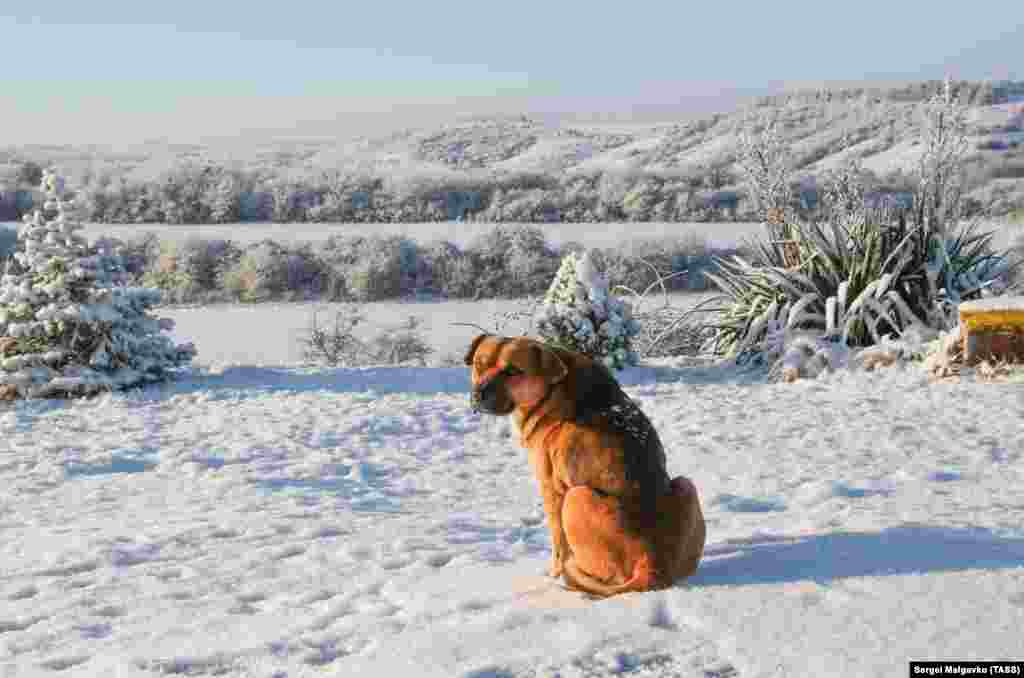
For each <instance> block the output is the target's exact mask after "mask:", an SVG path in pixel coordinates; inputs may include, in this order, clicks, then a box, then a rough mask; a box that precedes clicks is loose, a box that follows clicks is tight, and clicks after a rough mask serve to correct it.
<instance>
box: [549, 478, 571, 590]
mask: <svg viewBox="0 0 1024 678" xmlns="http://www.w3.org/2000/svg"><path fill="white" fill-rule="evenodd" d="M553 485H554V484H553V483H549V484H548V486H547V487H546V488H544V490H543V492H544V513H546V514H547V516H548V529H550V530H551V568H550V569H549V570H548V574H550V575H551V576H552V577H555V578H556V579H557V578H558V577H561V576H562V566H563V564H564V563H565V560H566V559H567V558H568V557H569V555H570V554H569V540H568V539H566V537H565V530H564V529H563V528H562V504H563V503H564V502H565V493H564V492H558V491H557V490H556V489H555V488H554V486H553Z"/></svg>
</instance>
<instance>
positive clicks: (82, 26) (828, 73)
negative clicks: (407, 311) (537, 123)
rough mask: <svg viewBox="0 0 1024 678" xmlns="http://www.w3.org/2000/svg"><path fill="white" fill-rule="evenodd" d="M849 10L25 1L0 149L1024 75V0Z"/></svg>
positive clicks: (727, 5)
mask: <svg viewBox="0 0 1024 678" xmlns="http://www.w3.org/2000/svg"><path fill="white" fill-rule="evenodd" d="M5 4H9V3H5ZM837 6H838V5H835V4H833V3H828V2H820V1H819V2H814V3H811V2H803V1H796V2H788V3H786V4H785V5H784V6H780V5H779V3H771V4H769V3H758V5H757V6H754V4H753V3H749V4H748V3H742V4H741V3H736V2H708V3H701V6H700V7H696V6H693V3H681V2H673V3H656V2H647V1H645V0H634V1H633V2H630V3H616V4H614V5H613V4H610V3H608V4H602V3H595V2H587V3H582V2H574V1H571V0H546V1H545V2H540V1H537V0H518V1H517V2H516V3H493V2H468V1H465V0H435V1H434V2H422V1H418V2H386V1H382V0H376V1H371V2H360V3H349V2H337V1H335V2H312V1H309V0H289V1H288V2H277V3H273V4H272V5H271V4H268V3H241V2H235V1H233V0H206V1H205V2H198V1H196V0H177V1H176V2H174V3H170V2H168V3H149V2H139V1H138V0H134V1H132V2H123V1H121V0H97V1H96V2H91V3H90V2H81V1H76V2H67V1H65V0H49V1H48V2H39V3H29V2H26V3H19V5H18V6H17V7H8V8H5V9H4V10H3V11H4V12H5V13H6V14H5V15H4V16H0V36H3V38H2V43H0V44H2V45H3V49H4V53H5V54H6V56H7V58H6V59H5V62H6V67H5V68H4V69H3V70H2V75H0V111H2V114H0V143H38V142H45V141H51V142H54V143H68V142H73V143H90V142H96V143H107V142H122V141H125V142H131V141H140V140H142V139H145V138H152V137H167V138H170V139H173V140H179V141H196V140H199V139H200V138H201V137H205V136H221V135H228V136H230V135H233V134H236V133H246V132H248V131H254V130H263V129H274V130H289V129H294V130H296V132H295V133H296V134H300V133H302V132H310V133H322V132H324V131H329V132H330V133H352V134H360V133H375V132H378V131H382V130H383V129H385V128H389V127H395V126H401V125H417V124H433V123H436V122H439V121H442V120H444V119H446V118H451V117H452V116H453V115H456V114H471V113H494V112H534V113H545V112H547V113H552V112H580V113H593V112H599V113H614V114H617V115H618V117H619V118H620V119H621V118H623V117H627V116H629V115H634V116H636V117H638V118H639V117H644V119H650V118H657V117H660V118H665V117H672V116H677V115H679V114H681V113H685V112H708V111H714V110H723V111H726V110H729V109H730V108H732V107H734V106H735V105H736V102H737V101H738V100H739V97H741V96H747V95H753V94H761V93H768V92H772V91H778V90H779V89H781V88H784V87H795V86H806V85H809V84H817V83H822V82H849V81H869V82H880V81H904V80H917V79H926V78H942V77H943V76H944V75H946V74H950V75H952V76H953V77H957V78H968V79H985V78H995V79H1000V78H1007V77H1009V78H1018V79H1024V68H1022V65H1024V48H1022V47H1021V46H1022V45H1024V4H1022V3H1020V2H1019V0H1013V1H1011V0H1005V1H1004V0H987V1H986V2H984V3H977V4H976V5H973V6H972V5H971V4H968V3H962V4H961V5H960V8H962V9H961V10H960V13H958V14H952V13H950V12H948V11H946V12H944V11H941V10H937V9H935V8H934V7H935V6H934V4H933V3H924V2H916V1H915V2H902V3H897V2H892V1H891V0H890V1H888V2H877V1H875V0H862V1H861V2H858V3H850V4H849V9H847V10H844V11H841V12H840V11H837V10H836V7H837ZM982 7H983V8H984V9H981V8H982Z"/></svg>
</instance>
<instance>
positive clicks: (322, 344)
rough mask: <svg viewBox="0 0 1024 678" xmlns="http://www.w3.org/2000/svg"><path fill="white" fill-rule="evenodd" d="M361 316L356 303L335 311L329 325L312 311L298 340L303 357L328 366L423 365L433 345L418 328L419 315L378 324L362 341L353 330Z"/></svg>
mask: <svg viewBox="0 0 1024 678" xmlns="http://www.w3.org/2000/svg"><path fill="white" fill-rule="evenodd" d="M365 319H366V316H365V314H364V313H363V312H362V310H361V309H360V308H359V307H358V306H356V305H350V306H347V307H346V308H344V309H342V310H339V311H337V312H335V315H334V325H333V327H323V326H321V325H320V324H319V322H318V321H317V316H316V314H315V313H314V314H313V318H312V321H311V323H310V328H309V330H308V332H307V333H306V335H305V336H304V337H303V338H302V340H301V341H302V344H303V348H304V350H303V357H304V358H305V359H306V360H307V361H310V362H312V363H317V364H323V365H328V366H330V367H362V366H368V365H407V364H409V363H415V364H417V365H421V366H422V365H426V358H427V356H429V355H430V354H431V353H432V352H433V349H432V348H431V347H430V346H429V344H428V343H427V341H426V339H424V337H423V336H422V334H421V333H420V332H419V326H420V323H421V321H420V319H418V318H416V317H413V316H409V318H408V319H407V320H406V322H404V323H402V324H401V325H397V326H392V327H384V328H381V329H380V330H379V331H378V332H377V333H376V334H375V335H374V336H373V337H372V338H371V339H370V340H369V341H363V340H361V339H359V338H358V337H356V335H355V332H354V330H355V328H356V327H357V326H358V325H359V324H360V323H362V322H363V321H364V320H365Z"/></svg>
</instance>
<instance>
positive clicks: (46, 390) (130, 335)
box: [0, 171, 195, 399]
mask: <svg viewBox="0 0 1024 678" xmlns="http://www.w3.org/2000/svg"><path fill="white" fill-rule="evenodd" d="M63 189H64V182H63V180H62V179H61V177H59V176H57V175H56V174H54V173H52V172H50V171H47V172H46V173H45V174H44V175H43V180H42V190H43V191H44V192H45V194H46V201H45V203H44V205H43V211H36V212H35V214H33V215H32V216H31V217H28V216H26V217H25V219H24V221H25V223H24V224H22V226H21V228H20V232H19V234H18V241H19V242H18V245H19V250H20V251H18V252H17V253H16V254H15V255H14V259H15V261H14V263H13V264H12V265H11V266H9V267H8V270H7V271H6V273H5V275H3V277H2V278H0V399H14V398H19V397H20V398H39V397H60V396H74V395H86V394H90V393H96V392H100V391H109V390H117V389H124V388H129V387H133V386H137V385H141V384H144V383H147V382H156V381H163V380H165V379H167V378H169V377H170V376H171V370H173V369H174V368H179V367H182V366H184V365H185V364H187V363H188V362H189V361H191V360H192V358H193V356H194V355H195V348H194V347H193V346H192V344H184V345H181V346H175V345H174V344H173V343H172V342H171V340H170V338H169V337H167V336H165V335H164V334H162V333H161V331H162V330H168V329H171V328H172V327H173V326H174V322H173V321H172V320H169V319H166V318H160V319H157V318H153V317H150V316H148V315H147V314H146V310H147V309H148V308H150V307H151V306H153V305H154V304H157V303H159V301H160V291H159V290H155V289H148V288H138V287H128V286H126V283H127V278H128V274H127V273H126V271H125V268H124V263H123V260H122V259H121V256H120V254H119V253H113V252H111V251H109V249H107V248H105V247H104V249H103V250H102V251H100V250H98V249H97V248H96V247H95V246H93V247H90V246H89V244H88V243H87V241H86V240H85V239H84V238H83V237H82V236H80V235H78V234H76V233H75V231H77V230H79V229H81V228H82V226H81V224H79V223H77V222H76V221H75V220H74V217H73V212H72V210H71V205H70V204H69V203H67V202H65V201H64V200H63V198H62V195H63Z"/></svg>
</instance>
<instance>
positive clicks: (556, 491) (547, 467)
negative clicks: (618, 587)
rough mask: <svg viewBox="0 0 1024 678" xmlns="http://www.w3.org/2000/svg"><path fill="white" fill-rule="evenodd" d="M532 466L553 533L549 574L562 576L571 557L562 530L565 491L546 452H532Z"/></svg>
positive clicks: (549, 527)
mask: <svg viewBox="0 0 1024 678" xmlns="http://www.w3.org/2000/svg"><path fill="white" fill-rule="evenodd" d="M530 464H531V465H532V466H533V470H534V473H536V475H537V484H538V485H539V486H540V494H541V498H542V499H543V500H544V513H545V515H546V516H547V520H548V529H549V530H550V531H551V568H550V569H549V570H548V573H549V574H550V575H551V576H552V577H556V578H557V577H561V576H562V565H563V563H565V560H566V558H568V557H569V555H570V553H569V540H568V539H566V537H565V531H564V530H563V529H562V504H563V502H564V501H565V491H564V489H563V488H560V487H559V486H558V481H557V480H556V479H555V477H554V473H553V470H554V469H553V466H552V464H551V459H550V457H548V455H547V454H546V453H545V452H544V451H540V452H538V451H534V450H530Z"/></svg>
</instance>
